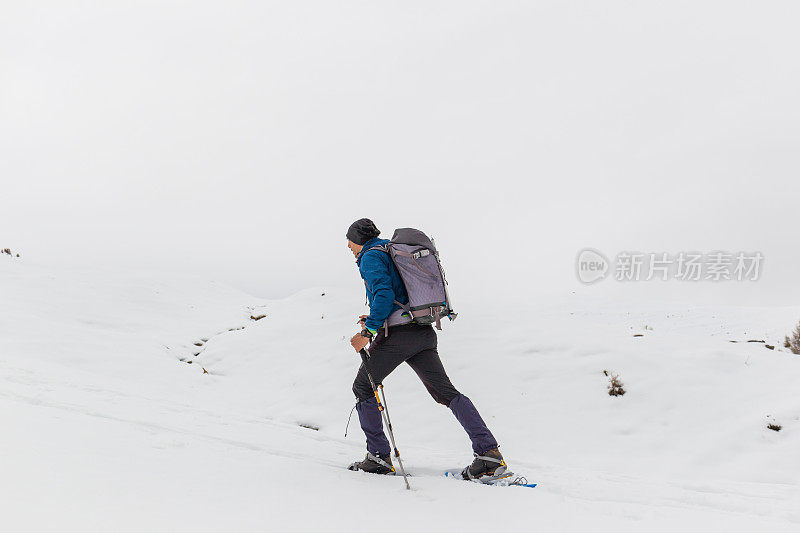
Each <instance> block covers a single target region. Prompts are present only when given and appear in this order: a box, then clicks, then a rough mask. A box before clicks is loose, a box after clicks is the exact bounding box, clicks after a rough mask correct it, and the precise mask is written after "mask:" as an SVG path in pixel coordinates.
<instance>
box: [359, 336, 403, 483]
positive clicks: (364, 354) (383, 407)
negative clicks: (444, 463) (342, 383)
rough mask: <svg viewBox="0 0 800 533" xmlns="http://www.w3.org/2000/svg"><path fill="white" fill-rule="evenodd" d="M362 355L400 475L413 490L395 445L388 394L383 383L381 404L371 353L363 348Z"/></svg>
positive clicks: (360, 352)
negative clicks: (370, 358) (370, 367)
mask: <svg viewBox="0 0 800 533" xmlns="http://www.w3.org/2000/svg"><path fill="white" fill-rule="evenodd" d="M358 353H359V354H361V360H362V361H363V362H364V371H365V372H366V373H367V378H369V384H370V385H371V386H372V392H373V393H374V394H375V399H376V400H378V411H380V412H381V416H382V417H383V422H384V424H386V428H387V429H388V430H389V440H391V441H392V448H393V449H394V456H395V458H396V459H397V464H398V466H399V467H400V473H401V474H403V480H404V481H405V482H406V489H408V490H411V485H409V484H408V476H407V475H406V470H405V468H403V460H402V459H400V450H398V449H397V444H395V443H394V432H393V431H392V421H391V420H390V419H389V411H388V410H387V407H386V393H384V392H383V383H381V385H380V388H381V394H383V402H381V398H380V396H379V395H378V387H376V386H375V380H374V379H372V374H370V373H369V365H368V364H367V361H369V352H368V351H367V349H366V348H362V349H361V351H359V352H358Z"/></svg>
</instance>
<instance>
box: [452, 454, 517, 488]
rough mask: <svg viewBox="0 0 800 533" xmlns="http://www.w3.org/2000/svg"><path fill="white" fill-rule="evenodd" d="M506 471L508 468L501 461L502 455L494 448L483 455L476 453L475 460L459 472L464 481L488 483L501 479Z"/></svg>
mask: <svg viewBox="0 0 800 533" xmlns="http://www.w3.org/2000/svg"><path fill="white" fill-rule="evenodd" d="M506 470H508V466H506V462H505V461H504V460H503V455H502V454H501V453H500V450H498V449H497V448H494V449H492V450H489V451H488V452H486V453H484V454H483V455H478V454H477V453H476V454H475V460H474V461H472V464H471V465H469V466H468V467H466V468H465V469H464V470H463V471H462V472H461V476H462V477H463V478H464V479H475V480H478V481H489V480H496V479H499V478H502V477H503V474H504V473H505V472H506Z"/></svg>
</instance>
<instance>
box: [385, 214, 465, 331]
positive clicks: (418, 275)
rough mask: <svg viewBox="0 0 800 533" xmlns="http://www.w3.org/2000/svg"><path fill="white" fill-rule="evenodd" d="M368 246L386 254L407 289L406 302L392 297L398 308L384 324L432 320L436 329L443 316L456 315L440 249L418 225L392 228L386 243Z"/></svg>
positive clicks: (386, 325)
mask: <svg viewBox="0 0 800 533" xmlns="http://www.w3.org/2000/svg"><path fill="white" fill-rule="evenodd" d="M370 250H382V251H384V252H386V253H388V254H389V257H391V258H392V261H393V262H394V265H395V266H396V267H397V272H398V273H399V274H400V278H401V279H402V280H403V285H405V288H406V292H407V293H408V304H401V303H400V302H398V301H397V300H395V302H394V303H396V304H397V305H399V306H400V307H401V309H398V310H397V311H395V312H394V313H392V314H391V315H389V318H387V319H386V322H385V324H384V326H385V327H386V328H388V327H389V326H397V325H400V324H408V323H411V322H414V323H417V324H434V323H435V324H436V329H442V322H441V319H442V318H443V317H448V318H449V319H450V320H455V319H456V316H457V314H456V313H455V312H454V311H453V306H452V304H451V303H450V295H449V294H448V292H447V280H446V279H445V277H444V269H443V268H442V264H441V263H440V262H439V252H437V251H436V246H435V245H434V244H433V241H431V239H429V238H428V236H427V235H425V234H424V233H423V232H421V231H420V230H418V229H414V228H400V229H397V230H395V232H394V235H392V240H391V241H389V243H388V244H386V245H385V246H375V247H373V248H370ZM387 333H388V331H387Z"/></svg>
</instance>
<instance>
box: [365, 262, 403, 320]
mask: <svg viewBox="0 0 800 533" xmlns="http://www.w3.org/2000/svg"><path fill="white" fill-rule="evenodd" d="M386 261H391V259H389V256H388V255H386V254H385V253H383V252H380V251H376V252H371V253H365V254H364V256H363V257H362V258H361V268H360V269H359V270H360V271H361V277H362V278H364V282H365V283H366V284H367V289H368V290H369V291H370V292H371V293H372V302H371V303H370V306H369V316H368V317H367V321H366V326H367V328H368V329H371V330H373V331H377V330H378V329H380V327H381V326H383V323H384V322H385V321H386V319H387V318H389V315H390V314H391V313H392V307H394V301H395V294H394V290H393V289H392V278H391V277H390V276H389V265H388V263H386Z"/></svg>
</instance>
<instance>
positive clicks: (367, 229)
mask: <svg viewBox="0 0 800 533" xmlns="http://www.w3.org/2000/svg"><path fill="white" fill-rule="evenodd" d="M380 234H381V230H379V229H378V228H376V227H375V223H374V222H373V221H371V220H370V219H368V218H361V219H359V220H356V221H355V222H353V223H352V224H350V227H349V228H348V229H347V238H348V239H350V240H351V241H353V242H354V243H356V244H359V245H363V244H364V243H365V242H367V241H368V240H370V239H374V238H375V237H377V236H378V235H380Z"/></svg>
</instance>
